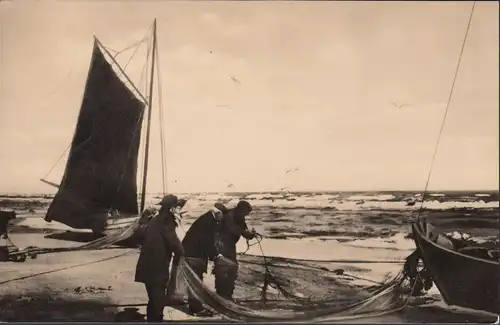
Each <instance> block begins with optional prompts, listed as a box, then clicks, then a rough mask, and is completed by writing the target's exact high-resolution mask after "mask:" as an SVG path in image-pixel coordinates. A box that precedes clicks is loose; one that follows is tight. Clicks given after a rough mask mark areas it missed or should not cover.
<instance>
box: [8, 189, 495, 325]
mask: <svg viewBox="0 0 500 325" xmlns="http://www.w3.org/2000/svg"><path fill="white" fill-rule="evenodd" d="M384 195H385V196H384ZM384 195H381V194H378V193H377V194H374V193H372V194H365V195H364V196H363V197H361V196H360V195H354V194H352V193H351V194H330V195H326V194H320V195H314V194H311V193H309V194H295V195H294V196H293V197H292V198H294V200H291V199H290V198H291V194H289V195H288V197H286V198H284V199H283V198H279V197H274V198H273V197H272V195H271V194H259V195H257V194H253V196H252V195H248V196H247V197H246V199H248V200H250V201H251V202H252V204H253V205H254V206H255V210H256V211H255V213H254V214H253V215H252V216H251V217H250V218H249V220H248V223H249V225H250V226H252V227H255V228H257V230H258V231H259V232H261V233H263V234H264V236H265V239H264V240H263V241H262V248H263V251H264V252H265V254H266V255H268V256H280V257H289V258H299V259H318V260H322V259H325V260H333V259H335V260H346V261H349V260H367V261H380V262H383V261H387V263H368V264H363V263H356V264H355V265H354V264H351V263H339V264H338V266H339V267H341V268H343V269H345V270H348V272H349V273H350V274H353V275H355V276H356V277H358V279H355V280H353V282H357V284H359V285H363V282H364V281H363V280H360V279H366V281H382V280H383V279H384V277H385V276H386V275H387V274H396V273H397V272H398V271H399V270H400V269H401V267H402V261H403V260H404V258H405V257H406V256H407V255H408V254H409V253H410V252H411V251H412V250H413V248H414V243H413V241H411V240H409V239H407V238H406V235H407V233H408V227H407V224H408V221H409V216H410V214H411V210H410V208H405V204H404V202H405V200H406V197H408V196H412V195H414V194H411V193H407V194H405V195H403V196H401V195H400V197H399V200H398V199H397V195H392V194H391V195H387V194H384ZM237 197H241V195H240V196H233V197H231V196H230V195H229V196H228V195H223V194H220V195H215V196H214V195H211V196H208V195H198V196H196V197H193V198H192V199H191V200H190V201H189V203H188V204H189V206H187V211H189V212H188V213H187V214H186V215H185V217H184V220H183V224H182V227H180V228H179V229H178V235H179V237H180V238H182V237H183V235H184V231H185V230H187V229H188V227H189V225H190V223H191V222H192V221H193V220H194V218H195V216H197V215H199V214H200V212H202V211H204V209H206V208H207V207H208V206H210V205H211V204H213V202H214V201H216V200H223V201H226V202H228V204H229V205H230V204H231V200H234V199H236V198H237ZM466 197H467V198H466ZM436 198H437V199H436V201H435V202H431V205H433V206H432V207H433V208H432V207H431V208H430V209H429V210H428V213H443V211H448V212H447V213H451V212H450V209H451V208H453V209H457V208H462V209H463V208H464V206H465V207H466V208H467V206H468V205H470V206H472V207H473V206H474V205H475V206H479V208H475V210H471V211H475V212H474V213H478V212H479V213H491V211H490V210H491V208H490V207H491V206H494V205H497V206H498V199H497V198H495V197H491V196H489V197H485V196H475V195H470V194H468V195H465V194H464V195H462V196H461V197H457V195H456V194H455V195H453V194H451V195H450V194H449V195H448V196H447V197H443V196H436ZM155 200H156V198H155V196H151V197H150V198H149V201H150V203H152V202H155ZM361 200H363V201H362V202H363V203H362V204H359V202H361ZM273 201H274V202H273ZM1 202H2V209H6V210H8V209H14V210H15V211H17V212H18V214H19V217H18V218H17V219H16V220H15V223H14V225H13V226H12V227H11V235H10V238H11V240H12V241H13V242H14V243H15V244H16V245H17V246H19V247H21V248H22V247H27V246H37V247H51V248H52V247H70V246H77V245H80V244H81V243H78V242H75V241H70V240H63V239H64V237H65V236H64V235H69V234H71V233H73V234H74V233H75V231H74V230H72V232H67V231H68V230H69V228H68V227H66V226H64V225H62V224H59V223H57V222H52V223H46V222H45V221H44V220H43V218H41V217H42V216H43V213H44V211H45V209H46V208H47V204H48V203H49V202H50V198H49V197H45V198H43V197H41V198H40V197H39V198H36V197H35V198H33V197H30V198H28V197H17V198H13V197H9V198H3V199H2V201H1ZM450 206H451V207H450ZM457 206H458V207H457ZM469 209H472V208H469ZM429 211H431V212H429ZM349 220H350V221H349ZM54 238H60V239H54ZM61 238H62V239H61ZM67 238H68V237H67ZM67 238H66V239H67ZM246 250H247V247H246V243H245V242H244V241H240V242H239V243H238V251H240V252H244V251H246ZM247 253H248V254H252V255H259V254H261V252H260V250H259V249H258V247H257V246H252V247H250V249H249V250H248V252H247ZM137 257H138V250H137V249H125V248H115V249H106V250H98V251H87V252H81V251H80V252H66V253H52V254H44V255H40V256H38V258H37V259H28V260H27V261H26V262H24V263H13V262H6V263H3V265H2V267H1V268H0V282H1V283H2V300H1V302H0V304H1V305H2V308H1V310H2V312H1V313H0V319H1V320H3V321H30V320H44V321H51V320H54V321H70V320H71V321H113V320H118V321H142V320H143V318H144V314H145V305H146V303H147V298H146V294H145V291H144V288H143V286H142V285H141V284H139V283H135V282H133V278H134V271H135V263H136V261H137ZM366 281H365V282H366ZM205 282H206V283H207V284H208V286H209V287H213V278H212V277H211V276H208V277H207V279H206V280H205ZM364 284H365V285H368V284H369V283H364ZM424 300H425V304H422V303H423V302H424ZM165 320H176V321H177V320H179V321H181V320H184V321H189V320H200V319H197V318H196V317H194V316H190V315H189V314H187V308H185V307H184V306H180V307H178V308H173V307H166V308H165ZM209 320H214V321H215V320H223V319H222V318H221V317H218V316H215V317H212V318H210V319H209ZM493 320H494V319H493ZM205 321H207V319H205ZM491 321H492V318H491V317H488V316H485V315H481V314H480V313H472V312H469V311H467V312H465V311H461V310H459V309H457V308H453V307H449V306H445V304H444V303H443V302H442V301H441V298H440V295H439V292H438V291H437V290H436V288H435V287H433V288H432V289H431V290H430V291H429V292H428V293H427V294H426V297H425V299H424V298H422V299H421V302H420V303H415V304H409V306H408V307H406V308H405V309H404V310H403V311H401V312H398V313H395V314H391V315H386V316H382V317H377V318H375V319H358V320H353V321H351V322H380V323H386V322H491Z"/></svg>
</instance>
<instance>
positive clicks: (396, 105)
mask: <svg viewBox="0 0 500 325" xmlns="http://www.w3.org/2000/svg"><path fill="white" fill-rule="evenodd" d="M392 105H394V107H396V108H399V109H401V108H403V107H409V106H411V105H408V104H399V103H397V102H395V101H392Z"/></svg>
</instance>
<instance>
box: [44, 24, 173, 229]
mask: <svg viewBox="0 0 500 325" xmlns="http://www.w3.org/2000/svg"><path fill="white" fill-rule="evenodd" d="M145 40H147V41H149V42H150V43H149V46H148V59H147V60H146V64H145V66H144V71H147V70H148V69H147V68H148V66H149V63H150V73H149V77H150V81H149V87H147V86H146V87H145V88H146V89H145V90H144V91H147V90H149V96H145V95H144V94H143V93H142V92H141V91H140V90H139V87H138V86H137V85H136V84H135V83H134V82H132V80H131V78H130V77H129V76H128V75H127V73H126V72H125V68H124V67H122V66H121V65H120V64H119V63H118V62H117V61H116V59H115V57H116V55H117V54H115V55H113V54H111V53H110V52H109V50H108V48H107V47H105V46H104V45H103V43H102V42H101V41H100V40H99V39H98V38H97V37H94V45H93V51H92V57H91V62H90V67H89V70H88V75H87V81H86V84H85V90H84V94H83V100H82V104H81V107H80V113H79V116H78V121H77V124H76V130H75V133H74V136H73V140H72V142H71V145H70V150H69V155H68V160H67V163H66V168H65V171H64V175H63V177H62V180H61V182H60V184H57V183H56V182H51V181H48V180H46V179H41V180H42V181H43V182H44V183H46V184H48V185H51V186H55V187H57V188H58V191H57V193H56V194H55V196H54V198H53V200H52V202H51V204H50V206H49V208H48V211H47V213H46V216H45V220H46V221H47V222H51V221H57V222H60V223H62V224H64V225H66V226H69V227H72V228H74V229H80V230H92V232H94V234H96V235H98V236H101V235H105V234H108V230H109V229H111V228H113V225H112V222H111V221H113V220H112V219H115V220H114V221H116V222H115V223H117V225H115V226H114V228H115V229H122V230H123V229H125V228H126V227H127V226H130V224H131V223H132V222H133V221H134V220H137V219H138V216H139V213H140V211H143V210H144V205H145V195H146V182H147V172H148V153H149V138H150V131H151V113H152V98H153V81H154V77H155V73H154V72H155V67H157V63H156V66H155V62H156V61H155V59H156V60H157V58H156V56H157V46H156V20H155V21H154V24H153V29H152V34H151V35H150V36H149V38H146V37H145V38H144V39H143V43H145V42H144V41H145ZM139 45H140V44H139ZM150 49H151V51H149V50H150ZM136 51H137V49H136ZM134 54H135V52H134ZM132 56H133V55H132ZM150 56H151V60H149V59H150ZM129 62H130V60H129ZM127 64H128V63H127ZM125 67H126V66H125ZM158 75H159V74H158ZM157 77H158V78H159V76H157ZM160 104H161V103H160ZM159 109H160V117H161V116H162V114H161V107H160V108H159ZM146 113H147V120H146V121H147V125H146V128H147V130H146V134H145V143H144V152H145V154H144V170H143V175H142V176H143V179H142V191H141V197H140V204H138V196H139V195H138V182H137V178H138V162H139V152H140V147H141V130H142V124H143V121H144V120H145V119H144V116H145V115H146ZM162 124H163V123H160V131H161V132H163V129H162ZM161 135H163V134H161ZM163 155H164V153H163V143H162V167H163V158H164V157H163ZM163 171H164V170H163V169H162V172H163ZM163 181H164V191H165V176H164V175H163ZM138 205H139V206H138ZM113 216H115V218H113ZM124 220H128V221H127V222H124Z"/></svg>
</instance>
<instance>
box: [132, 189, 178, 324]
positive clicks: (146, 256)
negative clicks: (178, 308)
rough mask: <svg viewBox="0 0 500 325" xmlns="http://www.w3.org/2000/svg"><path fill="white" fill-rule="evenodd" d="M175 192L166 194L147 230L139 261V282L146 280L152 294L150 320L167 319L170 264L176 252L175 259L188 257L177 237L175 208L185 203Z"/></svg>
mask: <svg viewBox="0 0 500 325" xmlns="http://www.w3.org/2000/svg"><path fill="white" fill-rule="evenodd" d="M184 203H185V200H179V199H178V198H177V196H175V195H167V196H165V197H163V199H162V200H161V202H160V203H159V205H160V206H161V207H160V211H159V213H158V214H157V215H156V216H154V217H153V218H152V219H151V220H150V221H149V222H148V225H147V227H146V229H145V235H144V242H143V244H142V246H141V253H140V255H139V260H138V261H137V267H136V271H135V281H136V282H141V283H144V284H145V286H146V291H147V293H148V299H149V301H148V306H147V321H148V322H161V321H163V308H164V307H165V289H166V286H167V282H168V280H169V267H170V262H171V260H172V254H175V256H174V260H178V259H180V257H181V256H184V249H183V248H182V244H181V242H180V240H179V237H177V233H176V232H175V228H176V227H177V223H176V220H175V215H174V210H175V209H176V208H178V207H179V206H180V205H183V204H184Z"/></svg>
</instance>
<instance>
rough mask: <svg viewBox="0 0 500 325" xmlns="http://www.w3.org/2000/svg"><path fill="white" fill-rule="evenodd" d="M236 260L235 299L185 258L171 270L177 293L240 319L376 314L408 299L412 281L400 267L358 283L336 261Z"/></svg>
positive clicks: (324, 318)
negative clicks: (200, 275)
mask: <svg viewBox="0 0 500 325" xmlns="http://www.w3.org/2000/svg"><path fill="white" fill-rule="evenodd" d="M238 263H239V267H238V278H237V280H236V285H235V291H234V295H233V298H234V300H233V301H229V300H226V299H224V298H222V297H220V296H219V295H217V294H216V293H215V292H214V290H213V289H212V288H210V287H209V286H208V285H207V284H206V283H203V282H202V281H201V280H200V279H199V278H198V277H197V276H196V274H195V272H194V271H193V270H192V268H191V267H190V266H189V263H187V262H186V261H181V262H180V264H179V266H178V271H177V272H176V274H175V272H174V274H173V276H175V277H176V278H175V281H176V292H175V294H176V296H177V298H184V299H187V295H188V292H189V291H190V292H191V294H192V295H193V296H194V297H196V298H197V299H198V300H199V301H200V302H201V303H202V304H203V305H204V306H205V307H206V308H208V309H209V310H211V311H213V312H215V313H217V314H220V315H221V316H223V317H224V318H226V319H229V320H232V321H239V322H251V321H267V322H268V321H304V322H305V321H336V320H345V319H355V318H361V317H375V316H378V315H381V314H386V313H390V312H394V311H397V310H399V309H401V308H403V307H404V305H405V303H406V299H405V297H406V292H407V289H406V286H407V285H408V284H407V283H406V281H405V278H404V276H403V274H402V273H399V274H397V275H396V276H395V277H394V278H392V279H388V280H386V281H384V282H381V283H377V284H372V285H360V284H355V283H353V281H352V280H353V279H352V276H350V275H345V274H342V272H340V271H341V270H342V269H339V268H340V267H341V266H342V264H341V263H337V262H334V261H306V260H299V259H291V258H282V257H269V256H266V257H264V256H255V255H248V254H240V255H239V256H238ZM209 269H210V268H209ZM209 273H210V270H209ZM207 282H208V281H207ZM405 289H406V290H405Z"/></svg>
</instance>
